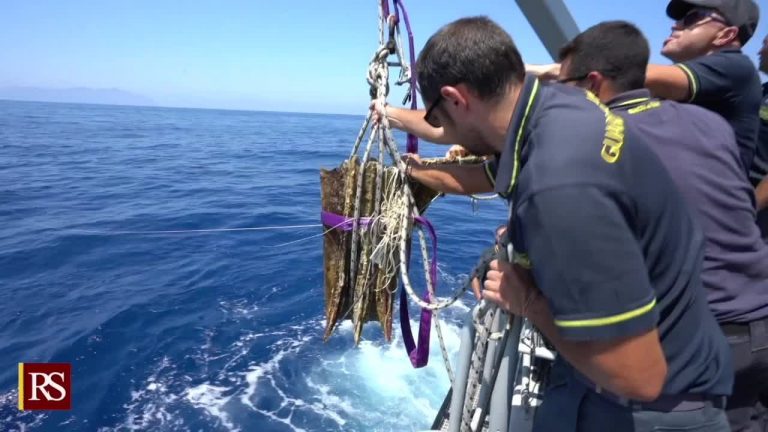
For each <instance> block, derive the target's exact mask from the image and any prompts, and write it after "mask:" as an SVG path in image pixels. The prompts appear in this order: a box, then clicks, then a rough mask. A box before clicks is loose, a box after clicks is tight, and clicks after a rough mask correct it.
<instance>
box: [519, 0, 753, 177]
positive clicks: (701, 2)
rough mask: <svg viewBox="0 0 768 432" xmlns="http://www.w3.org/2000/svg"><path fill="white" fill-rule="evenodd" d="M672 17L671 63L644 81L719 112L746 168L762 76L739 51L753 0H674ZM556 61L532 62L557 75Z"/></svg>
mask: <svg viewBox="0 0 768 432" xmlns="http://www.w3.org/2000/svg"><path fill="white" fill-rule="evenodd" d="M667 15H668V16H669V17H670V18H672V19H673V20H675V22H674V24H673V26H672V33H671V34H670V36H669V37H668V38H667V39H666V40H665V41H664V46H663V48H662V50H661V53H662V54H663V55H664V56H665V57H667V58H669V59H670V60H672V61H674V62H676V64H675V65H673V66H665V65H653V64H652V65H649V66H648V70H647V76H646V82H645V86H646V87H647V88H648V89H650V90H651V92H652V93H653V95H654V96H656V97H660V98H663V99H670V100H674V101H678V102H690V103H693V104H696V105H700V106H702V107H704V108H707V109H709V110H711V111H714V112H716V113H718V114H720V115H721V116H723V117H724V118H725V119H726V120H727V121H728V123H730V125H731V127H732V128H733V130H734V131H735V133H736V139H737V141H738V143H739V153H740V156H741V160H742V166H743V170H744V172H745V173H748V172H749V169H750V167H751V166H752V160H753V157H754V154H755V146H756V141H757V130H758V111H759V109H760V78H759V76H758V74H757V71H756V70H755V67H754V65H753V64H752V61H751V60H750V59H749V57H747V56H746V55H744V54H743V53H742V52H741V48H742V47H743V46H744V45H745V44H746V43H747V41H749V39H750V38H751V37H752V35H753V34H754V32H755V29H756V28H757V23H758V20H759V17H760V13H759V8H758V6H757V4H756V3H755V2H754V1H753V0H672V1H670V2H669V4H668V5H667ZM558 70H559V65H557V64H555V65H531V66H529V71H530V72H531V73H534V74H537V75H540V76H541V77H542V78H545V79H546V78H552V77H555V76H557V75H558Z"/></svg>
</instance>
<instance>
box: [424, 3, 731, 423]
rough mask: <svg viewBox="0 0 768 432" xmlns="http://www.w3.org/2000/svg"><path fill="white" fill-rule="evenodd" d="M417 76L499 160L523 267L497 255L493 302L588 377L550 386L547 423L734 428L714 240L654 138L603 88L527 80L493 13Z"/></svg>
mask: <svg viewBox="0 0 768 432" xmlns="http://www.w3.org/2000/svg"><path fill="white" fill-rule="evenodd" d="M418 67H419V85H420V88H421V92H422V97H423V99H424V103H425V106H428V107H429V109H428V111H429V113H430V115H429V116H427V119H426V120H427V122H429V123H431V124H432V125H433V126H439V127H440V128H442V129H443V130H444V133H445V134H446V136H451V137H453V139H455V140H456V142H461V143H466V145H467V148H468V150H470V151H471V152H472V153H474V154H479V155H498V158H497V159H498V171H497V174H496V176H495V184H496V191H497V192H498V193H500V194H501V195H503V196H505V197H506V198H507V199H508V200H509V202H510V206H511V209H510V219H509V222H508V236H509V239H510V240H511V241H512V244H513V245H514V247H515V254H514V257H513V258H514V261H515V264H509V263H506V262H500V261H498V260H494V261H492V262H491V264H490V266H489V267H490V270H489V271H488V273H487V275H486V280H485V282H484V284H483V288H484V289H483V291H482V296H483V298H485V299H486V300H489V301H492V302H495V303H497V304H499V305H500V306H501V307H503V308H504V309H506V310H508V311H509V312H510V313H514V314H516V315H520V316H525V317H528V318H529V319H530V320H531V322H532V323H533V324H534V325H535V326H536V327H537V328H538V329H539V330H540V331H541V332H542V333H543V334H544V335H545V336H546V337H547V338H548V339H549V341H550V342H551V343H552V344H553V345H554V347H555V348H556V350H557V351H558V353H559V356H560V358H561V359H564V361H566V362H568V363H569V364H570V365H571V366H572V368H573V369H572V370H574V371H575V372H574V374H575V373H578V374H579V375H578V376H579V377H580V378H579V380H580V381H575V380H570V381H569V382H568V383H564V384H561V383H554V384H555V385H564V386H565V387H566V388H561V390H564V391H561V392H557V393H552V394H553V395H555V396H557V397H552V398H550V397H549V396H547V394H546V393H545V395H544V406H547V405H548V404H549V407H550V408H548V409H549V410H550V411H549V412H557V414H556V415H549V416H537V419H536V420H535V424H534V430H535V431H550V432H559V431H574V430H576V431H596V430H600V431H602V430H610V431H624V430H627V431H629V430H633V431H637V432H640V431H651V430H659V429H653V428H657V427H662V428H663V427H667V428H669V427H678V428H680V427H684V428H685V430H688V431H705V430H707V431H721V430H727V421H726V420H725V417H724V415H723V412H722V410H721V409H720V408H722V407H723V406H724V397H722V396H723V395H727V394H728V393H729V392H730V387H731V385H732V366H731V364H730V357H729V355H728V347H727V344H726V342H725V339H724V337H723V335H722V334H721V333H720V332H719V329H718V327H717V323H716V321H715V319H714V317H713V316H712V314H711V312H710V311H709V310H708V308H707V303H706V298H705V293H704V290H703V288H702V285H701V279H700V275H699V273H700V268H701V264H702V236H701V232H700V230H699V229H698V227H697V226H696V223H695V221H694V219H693V216H692V214H691V213H690V212H689V209H688V207H687V206H686V205H685V203H684V199H683V197H682V196H680V194H679V192H678V190H677V188H676V187H675V186H674V184H673V181H672V179H671V178H670V177H669V174H668V173H667V171H666V169H665V168H664V166H663V165H662V164H661V162H660V161H659V160H658V158H657V157H656V155H655V154H653V153H652V151H651V150H650V148H649V147H648V146H647V145H646V144H645V143H644V142H643V140H642V138H641V137H639V136H638V135H637V134H636V133H635V131H634V130H633V129H632V128H631V127H628V126H627V125H626V124H625V122H624V120H623V119H622V118H621V117H619V116H616V115H613V114H612V113H611V112H610V111H608V109H607V108H606V107H605V106H603V105H601V104H600V103H599V101H598V100H597V98H595V97H594V95H592V94H591V93H588V92H584V91H583V90H580V89H576V88H572V87H569V86H565V85H561V84H545V83H541V82H540V81H539V80H537V79H536V78H535V77H533V76H532V75H526V74H525V73H524V65H523V62H522V59H521V58H520V54H519V52H518V51H517V48H516V47H515V45H514V42H513V41H512V39H511V38H510V37H509V35H508V34H506V33H505V32H504V31H503V30H502V29H501V28H500V27H499V26H498V25H496V24H495V23H493V22H492V21H490V20H489V19H487V18H466V19H461V20H458V21H455V22H453V23H451V24H448V25H447V26H445V27H443V28H441V29H440V30H439V31H438V32H437V33H436V34H434V35H433V36H432V37H431V38H430V39H429V40H428V41H427V43H426V45H425V47H424V49H423V50H422V51H421V53H420V55H419V60H418ZM423 173H424V171H421V170H416V171H414V173H413V176H414V177H415V178H416V179H417V180H420V176H421V174H423ZM641 179H642V181H640V180H641ZM659 191H663V192H664V193H659ZM574 376H575V375H574ZM581 380H583V382H582V381H581ZM586 383H590V384H589V385H587V384H586ZM548 391H549V390H548ZM702 404H706V405H707V407H708V408H707V409H706V410H700V411H699V412H696V413H693V414H690V413H687V412H685V411H683V410H677V411H673V409H674V408H680V407H682V408H683V409H685V408H696V407H700V406H702ZM718 407H719V408H718ZM542 409H545V408H543V407H542ZM670 430H675V429H670Z"/></svg>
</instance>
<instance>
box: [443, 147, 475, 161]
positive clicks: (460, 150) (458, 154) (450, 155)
mask: <svg viewBox="0 0 768 432" xmlns="http://www.w3.org/2000/svg"><path fill="white" fill-rule="evenodd" d="M469 155H470V153H469V151H468V150H467V149H465V148H464V147H462V146H460V145H458V144H454V145H452V146H451V148H449V149H448V151H447V152H445V157H446V159H450V160H453V159H458V158H463V157H467V156H469Z"/></svg>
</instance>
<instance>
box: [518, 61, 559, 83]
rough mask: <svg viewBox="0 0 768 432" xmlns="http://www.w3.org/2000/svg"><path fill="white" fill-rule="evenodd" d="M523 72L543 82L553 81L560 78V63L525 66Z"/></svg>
mask: <svg viewBox="0 0 768 432" xmlns="http://www.w3.org/2000/svg"><path fill="white" fill-rule="evenodd" d="M525 71H526V72H528V73H530V74H533V75H534V76H536V77H538V78H539V79H540V80H543V81H553V80H556V79H557V78H558V77H559V76H560V63H552V64H547V65H530V64H527V65H525Z"/></svg>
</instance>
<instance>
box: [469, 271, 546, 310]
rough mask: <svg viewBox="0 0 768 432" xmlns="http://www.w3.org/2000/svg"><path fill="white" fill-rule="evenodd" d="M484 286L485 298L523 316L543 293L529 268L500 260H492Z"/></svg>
mask: <svg viewBox="0 0 768 432" xmlns="http://www.w3.org/2000/svg"><path fill="white" fill-rule="evenodd" d="M484 287H485V289H484V290H483V298H484V299H487V300H490V301H492V302H494V303H496V304H497V305H499V306H500V307H501V308H502V309H505V310H507V311H508V312H509V313H511V314H514V315H518V316H522V317H525V316H527V314H528V308H529V306H530V305H531V303H532V302H533V301H534V300H535V299H536V298H537V297H538V296H539V295H540V294H541V293H540V292H539V289H538V288H536V284H535V283H534V281H533V277H532V276H531V273H530V272H529V271H528V270H526V269H524V268H522V267H520V266H518V265H516V264H510V263H507V262H504V261H499V260H493V261H491V265H490V267H489V270H488V273H487V274H486V276H485V284H484Z"/></svg>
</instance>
